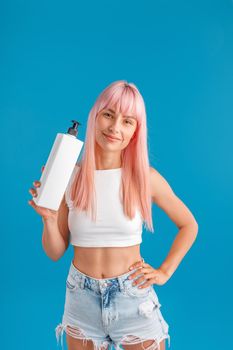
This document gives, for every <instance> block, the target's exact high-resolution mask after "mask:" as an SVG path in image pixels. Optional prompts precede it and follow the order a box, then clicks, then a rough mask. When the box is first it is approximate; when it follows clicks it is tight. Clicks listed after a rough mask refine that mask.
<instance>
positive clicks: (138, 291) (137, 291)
mask: <svg viewBox="0 0 233 350" xmlns="http://www.w3.org/2000/svg"><path fill="white" fill-rule="evenodd" d="M133 281H134V279H132V280H128V279H127V280H125V281H124V291H125V294H126V295H128V296H131V297H137V298H138V297H139V298H140V297H147V296H148V295H149V294H150V292H151V288H152V287H151V285H150V286H148V287H144V288H138V286H139V285H143V284H144V283H146V281H145V282H141V283H140V284H136V285H135V286H133V285H132V283H133Z"/></svg>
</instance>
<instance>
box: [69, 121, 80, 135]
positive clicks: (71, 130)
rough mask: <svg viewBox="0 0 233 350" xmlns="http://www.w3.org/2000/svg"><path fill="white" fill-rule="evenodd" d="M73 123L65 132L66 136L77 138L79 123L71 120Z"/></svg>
mask: <svg viewBox="0 0 233 350" xmlns="http://www.w3.org/2000/svg"><path fill="white" fill-rule="evenodd" d="M71 121H72V123H73V126H72V127H70V128H69V129H68V131H67V134H70V135H73V136H75V137H76V136H77V135H78V125H81V123H79V122H77V121H76V120H71Z"/></svg>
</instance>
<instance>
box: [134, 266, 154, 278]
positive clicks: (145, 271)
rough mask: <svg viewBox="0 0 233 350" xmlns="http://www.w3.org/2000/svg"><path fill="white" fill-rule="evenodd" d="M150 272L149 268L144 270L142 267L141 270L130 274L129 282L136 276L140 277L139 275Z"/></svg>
mask: <svg viewBox="0 0 233 350" xmlns="http://www.w3.org/2000/svg"><path fill="white" fill-rule="evenodd" d="M150 272H151V269H150V268H145V267H143V268H142V269H137V270H136V271H135V272H133V273H131V274H130V275H129V277H128V279H129V280H131V279H133V278H134V277H137V276H138V275H141V274H145V273H146V274H148V273H150Z"/></svg>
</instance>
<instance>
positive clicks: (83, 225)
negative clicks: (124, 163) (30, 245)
mask: <svg viewBox="0 0 233 350" xmlns="http://www.w3.org/2000/svg"><path fill="white" fill-rule="evenodd" d="M78 169H79V166H78V165H77V164H76V166H75V168H74V170H73V173H72V175H71V178H70V180H69V183H68V186H67V188H66V191H65V199H66V203H67V206H68V208H69V214H68V227H69V230H70V244H72V245H74V246H80V247H126V246H133V245H136V244H140V243H141V242H142V224H143V220H142V217H141V214H140V212H139V211H138V209H136V211H135V212H136V213H135V217H134V218H133V219H132V220H130V219H129V218H128V217H127V216H125V214H124V212H123V206H122V204H121V202H120V182H121V171H122V168H116V169H102V170H94V184H95V189H96V206H97V208H96V210H97V211H96V222H95V221H92V220H91V218H89V216H88V215H87V214H86V212H85V211H80V210H77V208H74V207H73V201H72V200H71V198H70V189H71V185H72V181H73V180H74V177H75V174H76V172H77V171H78Z"/></svg>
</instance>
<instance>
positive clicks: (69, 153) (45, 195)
mask: <svg viewBox="0 0 233 350" xmlns="http://www.w3.org/2000/svg"><path fill="white" fill-rule="evenodd" d="M82 146H83V141H80V140H78V139H77V138H76V137H75V136H73V135H70V134H62V133H58V134H57V136H56V138H55V141H54V143H53V146H52V149H51V151H50V154H49V157H48V159H47V162H46V164H45V168H44V170H43V173H42V175H41V178H40V182H41V186H40V187H39V188H38V189H37V197H34V198H33V200H34V202H35V203H36V205H38V206H41V207H44V208H47V209H52V210H58V209H59V206H60V204H61V201H62V198H63V196H64V193H65V190H66V188H67V185H68V182H69V180H70V177H71V175H72V172H73V170H74V167H75V164H76V162H77V159H78V156H79V154H80V152H81V150H82Z"/></svg>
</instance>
